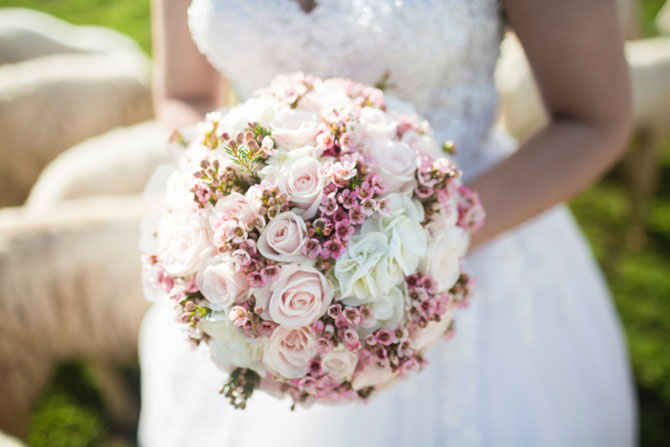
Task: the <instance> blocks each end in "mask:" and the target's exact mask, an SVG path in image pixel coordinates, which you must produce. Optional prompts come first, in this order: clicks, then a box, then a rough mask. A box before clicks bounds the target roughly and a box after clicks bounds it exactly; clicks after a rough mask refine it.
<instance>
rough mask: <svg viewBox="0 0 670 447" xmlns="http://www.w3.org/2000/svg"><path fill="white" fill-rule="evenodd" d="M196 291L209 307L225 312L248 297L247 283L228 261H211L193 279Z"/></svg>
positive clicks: (243, 276) (244, 277)
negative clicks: (196, 287)
mask: <svg viewBox="0 0 670 447" xmlns="http://www.w3.org/2000/svg"><path fill="white" fill-rule="evenodd" d="M195 281H196V284H197V286H198V289H199V290H200V292H201V293H202V294H203V296H204V297H205V298H207V301H209V303H210V307H211V308H212V309H215V310H226V309H228V308H229V307H230V306H232V305H233V304H234V303H236V302H239V301H242V300H244V299H246V298H248V297H249V295H250V293H251V292H250V290H249V281H247V278H246V276H245V275H244V274H243V273H242V272H238V271H235V268H234V266H233V263H232V262H231V261H229V260H224V259H221V258H220V257H216V258H213V259H211V260H210V261H209V262H208V263H207V265H205V267H204V268H203V269H202V270H200V271H199V272H198V274H197V275H196V277H195Z"/></svg>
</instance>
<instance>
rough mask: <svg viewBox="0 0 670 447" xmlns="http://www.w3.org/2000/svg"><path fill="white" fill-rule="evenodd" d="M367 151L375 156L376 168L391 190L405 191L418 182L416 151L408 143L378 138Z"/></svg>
mask: <svg viewBox="0 0 670 447" xmlns="http://www.w3.org/2000/svg"><path fill="white" fill-rule="evenodd" d="M367 153H368V155H370V156H372V158H374V160H375V162H376V166H375V168H374V169H375V171H377V172H378V173H379V175H381V177H382V180H384V182H385V183H386V185H387V186H388V188H389V189H390V190H394V191H403V190H405V189H407V188H409V187H410V186H414V184H415V183H416V181H415V174H416V167H417V157H416V151H415V150H414V149H412V148H411V147H409V145H407V144H406V143H403V142H400V141H390V140H376V141H374V142H373V143H372V144H371V145H370V147H369V148H368V149H367Z"/></svg>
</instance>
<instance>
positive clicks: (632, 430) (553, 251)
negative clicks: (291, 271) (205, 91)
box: [139, 0, 636, 447]
mask: <svg viewBox="0 0 670 447" xmlns="http://www.w3.org/2000/svg"><path fill="white" fill-rule="evenodd" d="M189 22H190V27H191V30H192V33H193V37H194V40H195V42H196V43H197V44H198V46H199V48H200V49H201V50H202V51H203V52H204V53H205V54H206V55H207V56H208V58H209V59H210V61H211V62H212V63H213V64H214V66H216V67H217V68H218V69H219V70H220V71H221V72H222V73H223V75H224V76H225V77H226V78H227V79H228V80H230V81H231V82H232V84H233V86H234V87H235V88H236V91H237V92H238V94H239V95H240V96H241V97H242V98H245V97H247V96H248V95H249V94H250V93H251V92H252V91H253V90H254V89H255V88H258V87H261V86H264V85H266V84H268V82H269V80H270V79H271V78H272V77H273V76H274V75H275V74H277V73H282V72H290V71H296V70H303V71H306V72H310V73H313V74H316V75H320V76H345V77H350V78H353V79H355V80H357V81H361V82H364V83H368V84H374V83H375V82H377V81H379V80H380V79H381V78H382V77H383V76H384V74H385V73H388V75H389V78H388V84H389V85H390V87H389V91H390V92H391V93H393V94H395V95H396V96H398V97H400V98H402V99H404V100H406V101H408V102H411V103H413V104H414V105H415V106H416V107H417V109H418V110H419V112H420V113H421V114H422V115H423V116H425V117H426V118H428V119H429V120H430V121H431V123H432V125H433V128H434V129H435V131H436V134H437V137H438V138H439V139H451V140H454V141H455V142H456V145H457V148H458V150H459V155H458V157H457V158H458V162H459V163H460V166H461V167H462V168H463V170H464V171H465V173H466V176H468V177H473V176H476V175H478V174H480V173H481V172H483V171H485V170H486V169H489V168H490V167H491V166H493V165H494V164H495V163H497V162H499V161H500V160H501V159H503V158H504V157H506V156H508V155H509V154H510V153H511V152H512V151H513V150H514V149H515V145H514V143H513V142H512V141H511V140H510V139H509V138H507V137H506V136H505V135H504V134H502V132H500V131H498V130H492V122H493V120H494V117H495V114H496V102H497V98H496V92H495V89H494V84H493V69H494V65H495V62H496V58H497V56H498V48H499V42H500V38H501V34H502V27H503V23H502V16H501V14H500V11H499V3H498V1H496V0H432V1H431V0H317V6H316V8H315V9H314V10H312V11H311V12H310V13H305V12H304V11H302V10H301V8H300V6H299V5H298V4H297V2H296V0H195V1H194V2H193V4H192V6H191V8H190V11H189ZM502 186H504V185H501V187H502ZM467 270H468V271H469V272H471V273H472V274H473V275H474V276H475V277H476V279H477V293H476V296H475V298H474V299H473V301H472V305H471V306H470V308H468V309H465V310H462V311H460V313H459V314H457V321H456V335H455V337H454V338H453V339H452V340H451V341H449V342H444V343H439V344H438V345H437V346H435V347H434V348H433V349H432V351H431V352H430V355H429V359H430V365H429V366H428V367H427V368H426V369H425V370H424V371H423V372H422V373H421V374H418V375H411V376H410V377H409V378H408V379H407V380H405V381H403V382H401V383H400V384H398V385H397V386H396V387H395V388H393V389H392V390H390V391H386V392H382V393H379V395H377V396H376V397H375V398H374V399H373V400H372V401H371V402H370V403H369V404H368V405H362V404H352V405H346V406H338V407H325V406H315V407H312V408H311V409H308V410H305V409H300V408H298V409H297V410H296V411H294V412H291V411H290V410H289V407H290V402H289V401H288V400H276V399H275V398H273V397H270V396H268V395H266V394H265V393H262V392H258V393H256V394H255V395H254V397H253V398H252V399H251V400H250V402H249V404H248V408H247V409H246V410H245V411H240V410H234V409H232V408H231V407H229V405H228V403H227V401H226V399H225V398H224V397H223V396H221V395H219V394H218V393H217V390H218V389H219V387H220V386H221V385H222V383H223V382H224V380H225V377H224V375H223V373H221V372H220V371H218V370H217V369H216V368H215V367H214V365H213V364H212V363H211V362H210V361H209V359H208V358H207V357H206V356H205V354H204V352H201V351H192V350H191V349H190V348H189V347H188V345H187V344H186V342H185V341H183V337H182V334H181V332H180V329H179V328H178V327H177V325H176V323H174V322H173V317H172V313H171V310H170V308H169V304H167V303H163V304H157V305H155V306H154V307H153V309H152V310H151V311H150V313H149V314H148V315H147V317H146V320H145V322H144V326H143V329H142V334H141V341H140V356H141V365H142V399H143V406H142V414H141V422H140V430H139V439H140V443H141V444H142V445H145V446H152V447H153V446H156V447H168V446H180V447H181V446H237V445H253V446H256V445H268V446H319V447H320V446H331V445H332V446H359V445H360V446H433V445H435V446H437V445H439V446H470V445H495V446H525V445H528V446H628V445H631V444H633V443H634V439H635V436H636V405H635V398H634V393H633V389H632V381H631V374H630V370H629V364H628V359H627V353H626V347H625V343H624V340H623V336H622V333H621V328H620V327H619V322H618V319H617V315H616V313H615V311H614V309H613V307H612V303H611V301H610V296H609V293H608V290H607V288H606V286H605V283H604V282H603V278H602V276H601V274H600V272H599V270H598V267H597V266H596V264H595V263H594V260H593V258H592V255H591V253H590V251H589V247H588V245H587V243H586V242H585V240H584V238H583V236H582V235H581V233H580V231H579V229H578V227H577V225H576V224H575V222H574V220H573V218H572V217H571V215H570V213H569V212H568V210H567V209H566V207H565V206H558V207H556V208H554V209H552V210H549V211H547V212H545V213H544V214H543V215H541V216H539V217H537V218H535V219H533V220H532V221H530V222H527V223H526V224H524V225H522V226H520V227H518V228H516V229H514V230H512V231H509V232H507V233H505V234H504V235H502V236H500V237H498V238H496V239H495V240H494V241H492V242H490V243H488V244H487V245H486V246H484V247H482V248H480V249H478V250H477V251H476V252H474V253H472V254H471V255H469V256H468V258H467Z"/></svg>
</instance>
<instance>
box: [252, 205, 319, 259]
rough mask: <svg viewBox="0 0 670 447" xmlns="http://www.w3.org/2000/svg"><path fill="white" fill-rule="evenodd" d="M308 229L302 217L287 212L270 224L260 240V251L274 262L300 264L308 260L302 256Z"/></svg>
mask: <svg viewBox="0 0 670 447" xmlns="http://www.w3.org/2000/svg"><path fill="white" fill-rule="evenodd" d="M307 239H308V238H307V227H306V226H305V221H304V220H302V217H300V216H298V215H297V214H295V213H293V212H291V211H287V212H284V213H281V214H280V215H278V216H277V217H275V218H274V219H272V220H271V221H270V223H268V225H267V226H266V227H265V228H264V229H263V231H262V232H261V235H260V237H259V238H258V245H257V246H258V250H259V251H260V252H261V254H262V255H263V256H265V257H266V258H268V259H272V260H274V261H282V262H300V261H303V260H307V259H308V258H307V257H306V256H305V255H303V254H302V247H303V245H305V242H307Z"/></svg>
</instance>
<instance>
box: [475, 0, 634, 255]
mask: <svg viewBox="0 0 670 447" xmlns="http://www.w3.org/2000/svg"><path fill="white" fill-rule="evenodd" d="M505 9H506V13H507V18H508V20H509V24H510V25H511V27H512V28H513V29H514V31H515V32H516V33H517V35H518V36H519V39H520V40H521V43H522V44H523V46H524V49H525V51H526V54H527V56H528V60H529V62H530V64H531V67H532V69H533V73H534V74H535V78H536V80H537V84H538V86H539V88H540V91H541V93H542V97H543V99H544V104H545V107H546V108H547V111H548V112H549V113H548V115H549V116H550V122H549V124H548V125H547V126H546V127H545V128H544V129H542V130H541V131H539V132H538V133H537V134H536V135H534V136H533V137H532V138H531V139H530V140H528V141H527V142H526V143H524V144H523V145H522V146H521V147H520V149H519V150H518V151H517V152H516V153H515V154H514V155H513V156H511V157H510V158H509V159H507V160H506V161H505V162H503V163H501V164H500V165H498V166H497V167H495V168H494V169H493V170H491V171H490V172H488V173H486V174H484V175H483V176H481V177H480V178H478V179H477V180H476V181H474V182H473V183H472V184H471V185H469V186H470V187H472V189H474V190H476V191H478V192H479V194H480V198H481V200H482V203H483V204H484V207H485V208H486V211H487V222H486V224H485V225H484V227H483V228H482V229H481V230H480V232H479V233H477V234H476V235H475V237H474V238H473V247H474V246H477V245H479V244H481V243H483V242H485V241H487V240H489V239H490V238H492V237H494V236H496V235H498V234H500V233H502V232H503V231H505V230H508V229H510V228H513V227H515V226H516V225H519V224H520V223H522V222H524V221H526V220H528V219H530V218H532V217H533V216H535V215H537V214H539V213H540V212H542V211H544V210H546V209H548V208H550V207H552V206H553V205H556V204H558V203H560V202H563V201H566V200H568V199H570V198H571V197H573V196H574V195H576V194H577V193H579V192H581V191H583V190H584V189H586V188H587V187H588V186H589V185H591V184H592V183H593V182H594V181H595V179H596V178H597V177H598V176H600V175H601V174H602V173H603V172H604V171H605V170H606V169H607V168H608V167H610V166H611V165H612V164H613V163H614V162H615V161H616V160H617V158H619V156H620V155H621V153H622V150H623V149H624V147H625V143H626V141H627V139H628V133H629V128H630V114H631V92H630V84H629V75H628V67H627V64H626V61H625V59H624V54H623V45H622V37H621V34H620V32H619V29H618V22H617V15H616V10H615V4H614V1H611V0H590V1H588V2H584V1H582V0H563V1H559V2H557V1H554V0H507V1H506V2H505Z"/></svg>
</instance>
